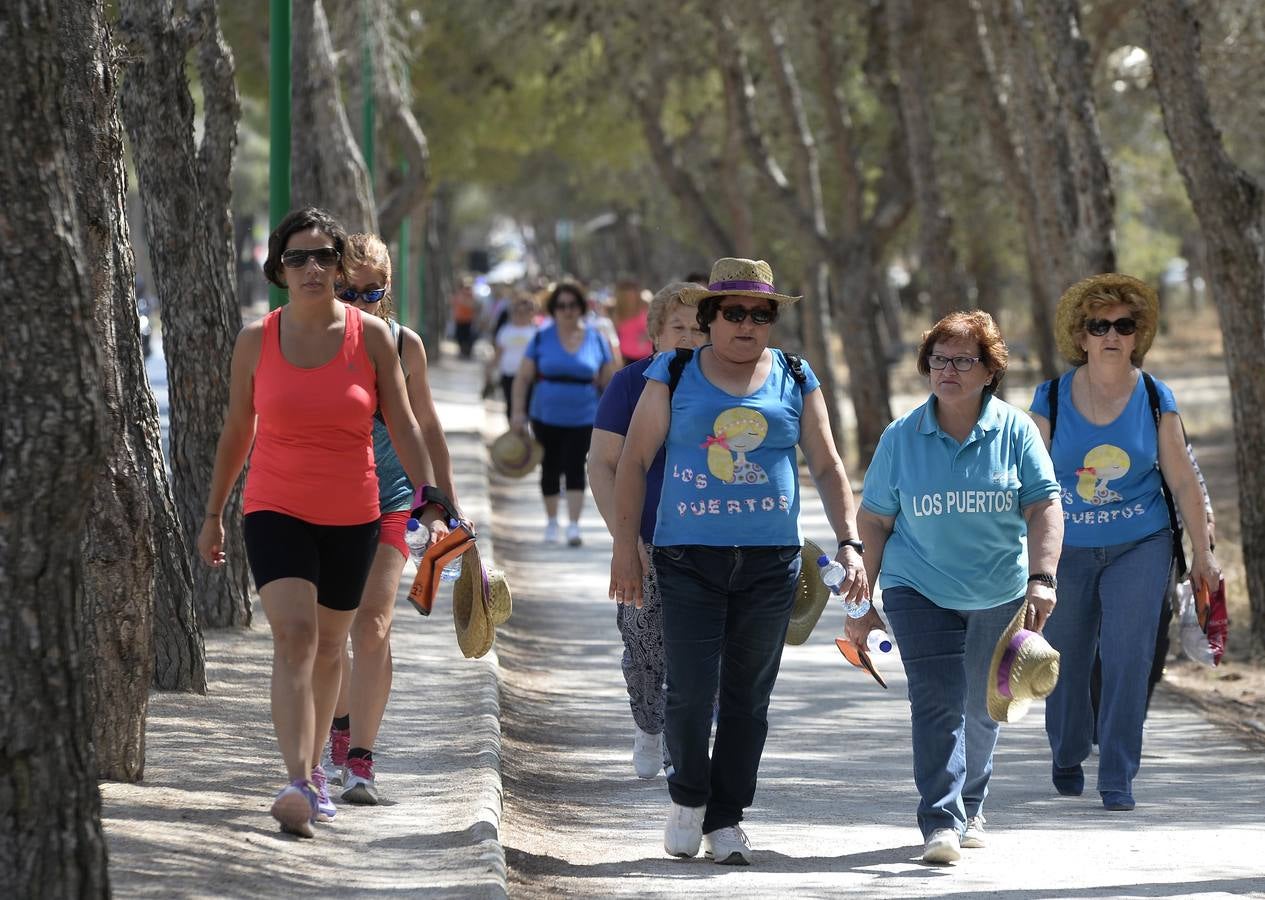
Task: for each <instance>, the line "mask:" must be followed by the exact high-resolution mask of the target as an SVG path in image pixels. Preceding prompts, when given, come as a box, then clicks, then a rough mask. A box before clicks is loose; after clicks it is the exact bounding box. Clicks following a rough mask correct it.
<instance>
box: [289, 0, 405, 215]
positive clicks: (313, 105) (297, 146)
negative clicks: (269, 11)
mask: <svg viewBox="0 0 1265 900" xmlns="http://www.w3.org/2000/svg"><path fill="white" fill-rule="evenodd" d="M293 38H294V39H293V46H294V60H293V72H294V81H293V84H292V86H291V89H290V96H291V98H292V107H291V115H292V116H293V119H294V121H295V122H301V123H302V128H303V129H304V130H305V131H307V132H308V133H309V134H310V135H311V138H312V139H310V140H298V141H294V142H293V143H292V148H291V152H290V206H291V207H292V208H294V209H298V208H299V207H303V206H319V207H321V208H323V209H326V210H329V212H331V213H333V214H334V217H335V218H337V219H338V220H339V221H340V222H342V224H343V226H344V227H345V228H346V229H347V230H348V231H350V232H355V231H372V232H376V231H377V230H378V216H377V212H376V210H375V208H374V204H373V185H372V184H371V183H370V181H369V173H368V170H367V169H366V167H365V161H364V157H363V156H361V154H360V147H359V145H357V143H356V139H355V137H354V136H353V135H352V131H351V125H350V124H349V123H348V121H347V110H346V109H345V108H344V107H343V100H342V94H341V93H339V89H338V62H337V60H336V59H335V57H334V44H333V41H332V40H331V38H330V34H329V21H328V19H326V17H325V6H324V4H323V3H322V2H321V0H296V2H295V4H294V35H293ZM396 227H397V228H398V227H399V219H396Z"/></svg>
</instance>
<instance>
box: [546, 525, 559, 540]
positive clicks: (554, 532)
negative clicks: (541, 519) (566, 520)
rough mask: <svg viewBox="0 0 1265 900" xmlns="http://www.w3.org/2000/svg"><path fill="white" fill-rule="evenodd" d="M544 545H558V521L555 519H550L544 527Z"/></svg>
mask: <svg viewBox="0 0 1265 900" xmlns="http://www.w3.org/2000/svg"><path fill="white" fill-rule="evenodd" d="M545 543H546V544H556V543H558V520H557V519H550V520H549V522H548V524H546V525H545Z"/></svg>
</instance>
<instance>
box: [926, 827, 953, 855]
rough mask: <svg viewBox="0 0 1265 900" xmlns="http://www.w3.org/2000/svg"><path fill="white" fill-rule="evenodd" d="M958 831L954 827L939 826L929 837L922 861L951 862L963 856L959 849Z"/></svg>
mask: <svg viewBox="0 0 1265 900" xmlns="http://www.w3.org/2000/svg"><path fill="white" fill-rule="evenodd" d="M960 847H961V844H959V843H958V833H957V832H956V831H954V830H953V829H952V828H937V829H936V830H935V831H933V832H931V837H929V838H927V843H926V844H924V845H923V848H922V861H923V862H929V863H951V862H957V861H958V860H959V859H961V858H962V853H961V851H960V850H959V848H960Z"/></svg>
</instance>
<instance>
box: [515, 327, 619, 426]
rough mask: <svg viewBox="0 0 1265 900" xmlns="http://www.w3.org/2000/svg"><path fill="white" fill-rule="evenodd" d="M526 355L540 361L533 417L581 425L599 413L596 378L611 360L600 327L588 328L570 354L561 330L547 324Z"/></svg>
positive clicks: (532, 397)
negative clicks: (558, 330) (578, 344)
mask: <svg viewBox="0 0 1265 900" xmlns="http://www.w3.org/2000/svg"><path fill="white" fill-rule="evenodd" d="M526 355H527V357H528V358H529V359H531V361H532V362H534V363H535V364H536V373H537V375H538V376H539V379H540V380H539V381H537V382H536V385H535V387H534V388H533V389H532V394H531V409H530V410H529V412H530V415H531V418H533V419H536V420H537V421H540V422H544V423H545V424H546V425H558V426H562V427H567V428H579V427H582V426H585V425H592V424H593V417H594V416H595V415H596V414H597V396H598V394H597V385H596V383H595V382H596V379H597V375H598V373H599V372H600V371H601V370H602V366H604V365H606V364H607V363H608V362H610V360H611V348H610V346H609V345H608V344H607V343H606V338H604V337H602V334H601V332H599V331H598V330H597V329H596V328H585V329H584V340H583V341H581V342H580V347H579V349H578V350H576V351H575V352H574V353H569V352H568V351H567V348H566V347H563V346H562V342H561V341H560V340H558V332H557V329H555V328H554V327H553V326H547V327H545V328H542V329H540V331H538V332H536V337H535V338H533V339H532V341H531V343H530V344H528V345H527V351H526Z"/></svg>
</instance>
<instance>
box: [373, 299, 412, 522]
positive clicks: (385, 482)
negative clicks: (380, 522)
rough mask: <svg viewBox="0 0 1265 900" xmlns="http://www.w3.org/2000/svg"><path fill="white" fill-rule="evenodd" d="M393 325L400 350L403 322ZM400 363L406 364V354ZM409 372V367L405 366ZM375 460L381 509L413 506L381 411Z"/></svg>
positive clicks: (408, 484)
mask: <svg viewBox="0 0 1265 900" xmlns="http://www.w3.org/2000/svg"><path fill="white" fill-rule="evenodd" d="M387 326H388V327H389V328H390V329H391V340H392V343H393V344H394V346H395V347H396V349H397V351H398V350H399V348H400V346H401V345H400V342H399V341H400V325H399V323H397V322H391V321H388V322H387ZM400 366H401V367H403V366H404V360H403V358H401V359H400ZM404 374H405V376H407V375H408V370H407V369H405V370H404ZM373 461H374V467H375V468H376V469H377V472H378V512H379V513H389V512H399V511H400V510H404V509H410V508H412V504H413V482H411V481H409V480H408V476H407V475H405V474H404V466H403V465H402V464H401V463H400V457H399V454H397V453H396V452H395V445H394V444H392V443H391V433H390V432H389V431H387V426H386V424H385V423H384V422H383V421H382V419H381V413H378V414H377V415H375V416H374V417H373Z"/></svg>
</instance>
